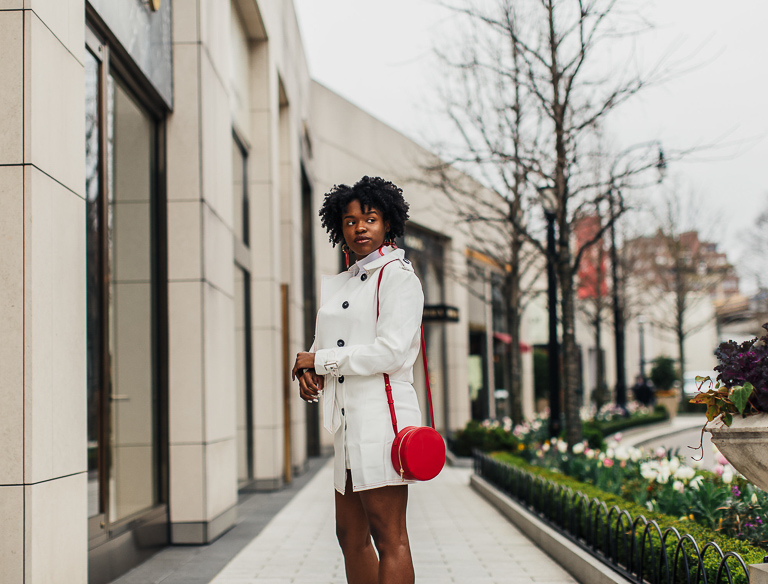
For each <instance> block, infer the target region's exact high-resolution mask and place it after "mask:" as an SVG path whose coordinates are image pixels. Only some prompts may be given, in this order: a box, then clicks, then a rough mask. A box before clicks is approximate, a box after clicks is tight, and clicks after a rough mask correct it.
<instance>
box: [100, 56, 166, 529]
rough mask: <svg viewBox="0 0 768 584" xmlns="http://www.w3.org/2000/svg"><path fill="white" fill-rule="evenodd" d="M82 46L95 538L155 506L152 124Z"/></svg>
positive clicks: (104, 62)
mask: <svg viewBox="0 0 768 584" xmlns="http://www.w3.org/2000/svg"><path fill="white" fill-rule="evenodd" d="M88 47H89V48H88V50H86V58H85V109H86V119H85V131H86V136H85V138H86V139H85V142H86V156H85V161H86V173H85V174H86V185H85V187H86V188H85V192H86V230H87V233H86V253H87V276H86V277H87V295H88V296H87V302H88V311H87V318H88V321H87V334H88V338H87V359H88V387H87V397H88V400H87V407H88V516H89V518H94V521H95V523H94V525H95V526H98V528H99V530H100V533H102V537H103V536H104V535H106V534H108V533H109V530H110V526H111V525H112V524H114V523H115V522H118V521H121V520H124V519H126V518H128V517H131V516H134V515H136V514H138V513H141V512H144V511H147V510H149V509H152V508H153V507H155V506H156V505H157V504H158V503H159V502H160V500H161V495H160V492H161V489H160V462H159V458H160V435H161V432H160V422H159V418H160V413H159V412H160V409H159V405H158V395H159V389H158V379H159V376H158V362H157V361H158V359H157V354H158V330H159V329H158V327H159V316H158V312H159V310H158V306H159V304H158V289H159V283H160V278H159V277H158V264H157V261H158V259H157V258H158V246H157V233H158V229H157V225H155V223H156V221H157V193H156V189H157V157H158V152H157V142H158V137H157V136H158V125H157V122H156V121H155V119H154V118H153V117H152V116H151V115H150V113H149V112H148V111H147V109H146V108H144V107H143V106H142V105H141V103H140V102H139V101H138V100H137V99H136V98H135V96H134V95H133V94H132V92H131V91H130V90H129V89H128V87H127V85H125V84H124V83H123V82H122V81H121V80H120V79H119V78H117V77H115V76H113V75H112V73H111V71H110V65H109V58H108V55H109V50H108V47H107V46H106V45H100V46H96V47H95V48H94V47H93V46H91V44H90V43H89V45H88ZM91 537H92V538H93V537H94V533H93V532H92V533H91Z"/></svg>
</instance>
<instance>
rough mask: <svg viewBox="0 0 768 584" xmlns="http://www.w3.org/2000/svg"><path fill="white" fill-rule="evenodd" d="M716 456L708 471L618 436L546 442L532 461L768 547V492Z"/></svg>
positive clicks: (647, 506) (627, 499)
mask: <svg viewBox="0 0 768 584" xmlns="http://www.w3.org/2000/svg"><path fill="white" fill-rule="evenodd" d="M499 456H502V454H499ZM516 458H519V457H516ZM715 458H716V461H717V463H718V465H717V467H716V471H715V472H708V471H704V470H702V469H701V468H698V465H694V466H688V465H686V464H684V461H683V459H682V457H680V456H678V455H676V454H673V453H671V452H669V451H665V450H664V449H663V448H662V449H659V450H657V451H656V452H654V453H653V454H652V455H647V454H646V453H644V452H643V451H642V450H641V449H638V448H632V447H629V448H628V447H624V446H622V445H621V444H620V443H619V442H616V441H611V442H609V444H608V448H607V449H606V450H604V451H602V450H596V449H591V448H590V447H589V446H588V445H587V444H585V443H583V442H582V443H578V444H576V445H574V447H573V449H572V451H571V452H569V451H568V446H567V444H566V443H565V442H563V441H562V440H556V441H554V442H553V443H551V444H550V443H547V442H544V443H543V444H542V445H541V447H540V448H539V449H537V450H536V451H535V455H534V456H533V457H529V458H528V462H529V463H530V465H531V466H534V467H537V468H540V469H542V470H548V471H554V472H559V473H561V474H562V475H564V476H568V477H569V478H570V479H572V480H576V481H579V482H582V483H584V484H589V485H591V486H594V487H595V488H598V489H600V490H601V491H602V492H605V493H610V494H611V495H614V496H618V497H621V498H622V499H623V500H624V501H625V502H630V503H633V504H635V505H638V506H641V507H642V508H644V509H645V510H646V511H650V512H653V513H661V514H664V515H667V516H670V517H677V518H679V520H680V521H687V522H695V523H698V524H699V525H701V526H703V527H706V528H708V529H711V530H714V531H718V532H720V533H722V534H724V535H726V536H728V537H730V538H733V539H737V540H743V541H747V542H749V543H751V544H752V545H755V546H760V547H763V548H764V549H768V494H766V493H765V492H764V491H762V490H760V489H758V488H757V487H755V486H754V485H752V484H751V483H749V482H747V481H746V480H745V479H743V478H742V477H740V476H738V475H737V474H736V473H735V472H734V470H733V468H732V467H731V466H730V465H729V464H728V461H727V460H726V459H725V458H724V457H723V456H722V454H720V453H719V452H716V454H715Z"/></svg>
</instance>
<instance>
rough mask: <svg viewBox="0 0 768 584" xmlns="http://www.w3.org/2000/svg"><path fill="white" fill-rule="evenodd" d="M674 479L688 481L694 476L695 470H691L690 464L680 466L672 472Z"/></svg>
mask: <svg viewBox="0 0 768 584" xmlns="http://www.w3.org/2000/svg"><path fill="white" fill-rule="evenodd" d="M674 476H675V478H676V479H679V480H682V481H689V480H691V479H692V478H693V477H694V476H696V471H695V470H693V469H692V468H691V467H690V466H685V465H683V466H681V467H680V468H678V469H677V470H676V471H675V474H674Z"/></svg>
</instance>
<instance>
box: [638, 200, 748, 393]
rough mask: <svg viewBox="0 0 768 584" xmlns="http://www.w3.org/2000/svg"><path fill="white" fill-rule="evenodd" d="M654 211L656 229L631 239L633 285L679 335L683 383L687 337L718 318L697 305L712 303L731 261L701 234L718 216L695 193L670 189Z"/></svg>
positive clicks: (655, 317) (665, 327) (653, 314)
mask: <svg viewBox="0 0 768 584" xmlns="http://www.w3.org/2000/svg"><path fill="white" fill-rule="evenodd" d="M651 216H652V217H653V223H652V227H653V228H655V230H656V231H655V233H652V234H650V235H646V236H643V237H638V238H635V239H632V240H629V241H627V242H626V244H625V246H626V249H625V257H627V260H628V261H629V262H631V264H632V266H633V272H634V273H632V274H630V276H629V278H630V279H633V280H634V284H633V287H634V288H636V289H639V288H642V290H643V292H642V294H643V296H644V298H645V303H646V306H647V307H648V310H647V313H648V317H649V318H650V320H651V322H652V323H653V324H654V325H655V326H657V327H658V328H659V329H660V330H662V331H667V332H668V333H671V334H672V335H673V336H674V338H675V341H676V343H677V347H678V359H679V366H680V370H679V375H680V382H681V384H682V383H683V377H684V372H685V364H686V356H685V341H686V339H688V338H689V337H690V336H691V335H693V334H694V333H696V332H698V331H699V330H701V329H702V328H703V327H705V326H706V325H708V324H710V323H711V322H712V319H713V317H714V312H713V311H712V312H711V313H710V311H704V315H697V314H696V313H697V309H698V308H699V307H703V305H704V304H706V303H712V301H713V298H714V297H716V296H717V295H718V293H719V292H720V290H719V288H720V285H721V284H722V283H723V282H724V281H725V280H726V278H728V277H729V276H731V275H733V266H731V264H729V263H728V261H727V258H726V257H725V254H724V253H720V252H718V251H717V246H716V244H714V243H712V242H709V241H704V240H702V239H701V235H700V234H702V233H705V232H706V231H707V230H708V229H709V228H711V226H713V225H715V224H716V223H717V222H718V216H717V215H716V214H711V215H710V216H708V217H705V216H704V215H703V214H702V213H701V209H700V206H699V204H698V201H697V200H696V197H695V196H694V195H692V194H689V195H687V196H681V195H680V193H679V192H678V189H677V188H673V189H671V190H667V191H666V192H665V193H664V194H663V201H662V203H661V204H660V205H657V206H656V207H655V211H654V212H653V213H651Z"/></svg>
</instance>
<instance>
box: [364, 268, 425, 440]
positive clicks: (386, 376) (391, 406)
mask: <svg viewBox="0 0 768 584" xmlns="http://www.w3.org/2000/svg"><path fill="white" fill-rule="evenodd" d="M395 261H397V260H392V262H395ZM392 262H387V263H386V264H384V265H383V266H381V268H380V269H379V281H378V282H377V283H376V320H377V321H378V320H379V288H380V287H381V277H382V276H383V275H384V268H386V267H387V266H388V265H389V264H391V263H392ZM419 328H420V330H421V359H422V362H423V363H424V380H425V382H426V384H427V399H428V400H429V422H430V425H431V426H432V429H433V430H434V429H435V414H434V413H433V411H432V388H431V387H430V384H429V367H428V366H427V344H426V343H425V342H424V325H423V324H422V325H421V327H419ZM384 390H385V391H386V392H387V403H388V404H389V415H390V417H391V418H392V429H393V430H394V431H395V436H397V416H396V415H395V401H394V399H393V398H392V385H391V384H390V382H389V374H388V373H385V374H384Z"/></svg>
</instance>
